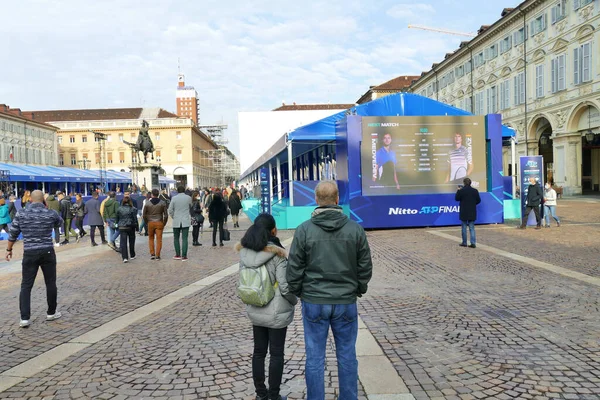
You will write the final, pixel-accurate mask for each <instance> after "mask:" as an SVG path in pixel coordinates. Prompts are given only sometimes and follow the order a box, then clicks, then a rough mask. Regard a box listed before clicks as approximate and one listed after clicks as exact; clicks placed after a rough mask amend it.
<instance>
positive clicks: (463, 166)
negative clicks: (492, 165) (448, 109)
mask: <svg viewBox="0 0 600 400" xmlns="http://www.w3.org/2000/svg"><path fill="white" fill-rule="evenodd" d="M486 159H487V157H486V141H485V118H484V117H483V116H419V117H363V118H362V145H361V165H362V168H361V175H362V194H363V196H382V195H398V194H432V193H454V192H455V191H456V188H457V185H462V180H463V179H464V178H466V177H469V178H471V180H472V182H473V183H472V186H473V187H475V188H477V189H478V190H479V191H480V192H481V191H486V190H487V163H486Z"/></svg>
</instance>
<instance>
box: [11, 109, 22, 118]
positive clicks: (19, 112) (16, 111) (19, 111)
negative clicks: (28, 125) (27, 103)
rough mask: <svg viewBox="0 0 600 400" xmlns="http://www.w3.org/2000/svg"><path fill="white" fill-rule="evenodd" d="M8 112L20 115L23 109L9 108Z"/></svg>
mask: <svg viewBox="0 0 600 400" xmlns="http://www.w3.org/2000/svg"><path fill="white" fill-rule="evenodd" d="M8 112H9V113H11V114H14V115H18V116H19V117H20V116H21V109H20V108H10V107H9V108H8Z"/></svg>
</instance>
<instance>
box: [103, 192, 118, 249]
mask: <svg viewBox="0 0 600 400" xmlns="http://www.w3.org/2000/svg"><path fill="white" fill-rule="evenodd" d="M103 203H104V210H100V212H101V213H102V218H103V219H104V221H105V222H106V226H107V227H108V246H109V247H110V248H111V249H113V250H114V251H117V252H118V251H120V250H119V249H118V248H117V245H116V240H117V238H118V237H119V235H120V232H119V229H117V226H116V224H117V210H118V208H119V202H118V201H117V199H116V194H115V192H113V191H110V192H108V197H107V198H106V199H105V201H104V202H103Z"/></svg>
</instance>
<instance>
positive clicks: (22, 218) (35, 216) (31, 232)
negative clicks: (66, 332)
mask: <svg viewBox="0 0 600 400" xmlns="http://www.w3.org/2000/svg"><path fill="white" fill-rule="evenodd" d="M62 223H63V220H62V218H61V217H60V216H59V215H58V214H57V213H56V212H55V211H54V210H50V209H48V208H46V207H45V205H44V194H43V193H42V191H41V190H34V191H33V193H31V204H30V205H29V206H28V207H27V208H26V209H22V210H21V211H19V212H18V213H17V215H16V216H15V219H14V221H13V222H12V225H11V227H10V234H9V237H8V245H7V247H6V257H5V258H6V261H10V260H11V258H12V255H13V254H12V253H13V246H14V244H15V242H16V241H17V238H18V237H19V235H20V234H23V260H22V262H21V266H22V267H21V268H22V276H23V278H22V280H21V293H20V295H19V308H20V311H21V321H20V322H19V326H20V327H21V328H27V327H29V325H30V319H31V289H32V288H33V284H34V282H35V277H36V276H37V273H38V269H39V268H41V269H42V273H43V274H44V282H45V283H46V301H47V303H48V310H47V311H46V321H54V320H56V319H58V318H60V317H61V316H62V315H61V313H60V312H58V311H56V308H57V297H58V294H57V292H58V290H57V288H56V254H55V253H54V247H53V244H52V230H53V229H54V228H56V227H59V226H61V225H62Z"/></svg>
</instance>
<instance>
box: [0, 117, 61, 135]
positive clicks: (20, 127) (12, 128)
mask: <svg viewBox="0 0 600 400" xmlns="http://www.w3.org/2000/svg"><path fill="white" fill-rule="evenodd" d="M0 130H1V131H4V132H13V133H23V132H24V131H25V134H26V135H27V136H30V137H33V138H38V139H52V138H53V136H52V135H53V133H51V132H44V131H42V130H39V129H35V128H26V129H24V124H14V123H11V122H8V121H0Z"/></svg>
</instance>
